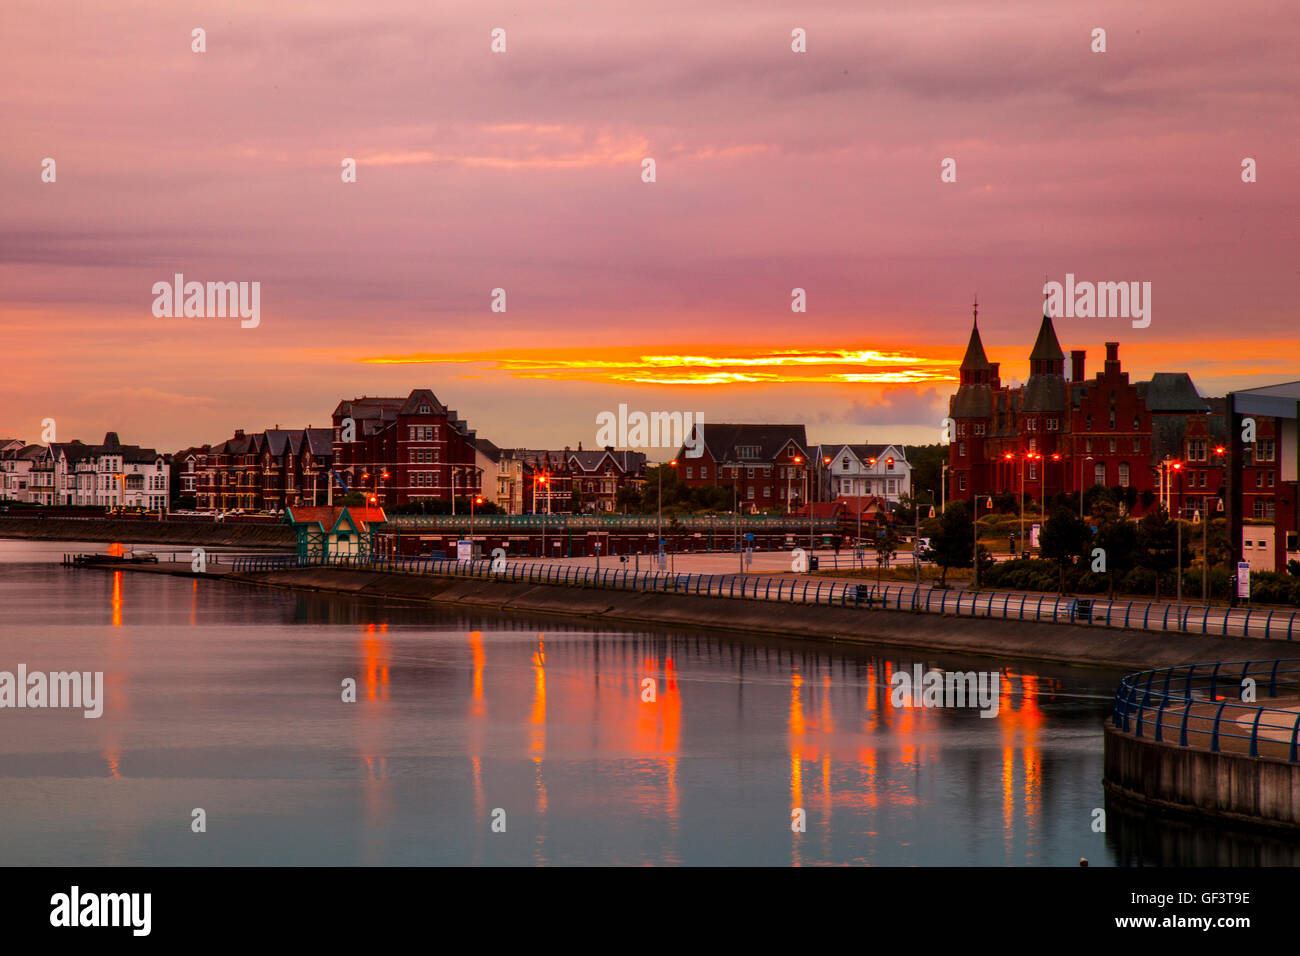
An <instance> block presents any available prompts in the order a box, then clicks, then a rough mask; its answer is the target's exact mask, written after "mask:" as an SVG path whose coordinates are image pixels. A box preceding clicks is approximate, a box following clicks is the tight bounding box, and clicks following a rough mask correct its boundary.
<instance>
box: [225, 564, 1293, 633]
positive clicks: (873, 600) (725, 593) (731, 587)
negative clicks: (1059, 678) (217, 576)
mask: <svg viewBox="0 0 1300 956" xmlns="http://www.w3.org/2000/svg"><path fill="white" fill-rule="evenodd" d="M302 567H341V568H357V569H366V570H374V571H397V572H403V573H410V574H438V575H451V576H454V577H474V578H481V579H485V580H505V581H513V582H520V583H531V584H563V585H569V586H576V587H604V588H615V589H619V590H635V591H664V592H667V591H676V592H678V593H690V594H699V595H708V596H712V597H727V598H746V599H750V600H758V601H777V602H782V603H794V604H810V605H828V606H853V607H866V608H870V609H890V610H899V611H901V610H904V609H905V608H906V609H908V610H912V611H915V612H918V613H928V614H940V615H955V616H959V617H980V618H992V619H998V618H1001V619H1004V620H1017V621H1038V622H1051V623H1056V624H1075V625H1085V626H1101V627H1116V628H1124V629H1141V630H1151V631H1160V632H1165V633H1170V632H1173V633H1186V634H1192V633H1196V634H1206V633H1209V630H1210V628H1211V627H1212V626H1213V627H1214V628H1215V630H1216V631H1221V633H1222V634H1225V635H1226V634H1229V633H1232V634H1240V635H1242V636H1243V637H1254V638H1262V639H1264V640H1286V641H1291V640H1292V639H1293V637H1294V635H1295V633H1296V630H1297V628H1296V622H1297V618H1300V614H1298V613H1292V612H1281V611H1277V612H1270V613H1269V614H1268V615H1267V616H1264V615H1262V614H1260V613H1259V612H1258V611H1252V610H1242V609H1234V608H1226V607H1213V608H1212V607H1201V606H1196V607H1195V608H1194V607H1193V605H1179V604H1154V603H1153V602H1149V601H1115V602H1111V601H1105V600H1100V599H1096V598H1075V597H1048V596H1046V595H1042V594H1027V593H1014V592H1006V591H978V592H962V591H956V592H953V591H947V590H940V589H934V588H930V587H925V586H923V587H921V588H920V589H918V588H916V587H915V586H914V585H910V584H858V583H856V582H852V581H848V582H845V581H827V580H818V579H813V578H807V577H804V576H802V575H800V576H797V577H795V576H791V575H788V574H787V575H766V574H743V575H742V574H686V573H676V572H672V571H632V570H624V569H620V568H610V567H603V568H599V569H597V568H594V567H587V566H582V565H576V564H572V563H554V562H541V561H527V560H513V561H506V562H504V563H503V564H502V565H500V566H499V567H498V569H497V570H495V571H494V570H493V561H491V560H488V559H481V560H476V561H456V560H444V559H441V558H432V557H413V556H393V557H362V556H357V555H324V556H322V555H313V556H310V557H300V556H298V555H283V554H279V555H255V556H247V557H239V558H236V559H235V560H234V564H233V568H234V570H235V571H236V572H240V571H280V570H288V569H292V568H302ZM1193 610H1196V611H1197V612H1198V613H1196V614H1193V613H1192V611H1193ZM1252 615H1253V616H1254V619H1253V620H1252ZM1220 617H1221V618H1222V621H1221V625H1222V626H1221V628H1220V620H1219V618H1220ZM1261 618H1263V620H1261Z"/></svg>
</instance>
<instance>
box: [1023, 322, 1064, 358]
mask: <svg viewBox="0 0 1300 956" xmlns="http://www.w3.org/2000/svg"><path fill="white" fill-rule="evenodd" d="M1029 360H1030V361H1031V362H1040V361H1057V362H1063V361H1065V353H1064V352H1062V351H1061V343H1060V341H1059V340H1058V339H1057V338H1056V327H1055V326H1053V325H1052V317H1051V316H1050V315H1048V314H1047V310H1046V309H1044V310H1043V324H1042V325H1041V326H1040V327H1039V329H1038V341H1036V342H1035V343H1034V350H1033V351H1032V352H1030V353H1029Z"/></svg>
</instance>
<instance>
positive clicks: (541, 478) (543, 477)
mask: <svg viewBox="0 0 1300 956" xmlns="http://www.w3.org/2000/svg"><path fill="white" fill-rule="evenodd" d="M550 480H551V476H550V475H549V474H547V473H546V472H542V473H541V474H540V475H538V476H537V477H536V478H535V479H533V507H534V508H536V507H537V486H538V485H545V484H546V483H547V482H549V481H550ZM550 510H551V496H550V494H549V493H548V494H547V496H546V511H543V512H542V558H545V557H546V516H547V514H549V513H550Z"/></svg>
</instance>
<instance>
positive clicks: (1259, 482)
mask: <svg viewBox="0 0 1300 956" xmlns="http://www.w3.org/2000/svg"><path fill="white" fill-rule="evenodd" d="M1255 487H1256V488H1263V487H1264V473H1263V472H1262V471H1257V472H1255Z"/></svg>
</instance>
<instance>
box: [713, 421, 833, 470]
mask: <svg viewBox="0 0 1300 956" xmlns="http://www.w3.org/2000/svg"><path fill="white" fill-rule="evenodd" d="M699 429H700V426H697V427H696V432H697V435H698V432H699ZM698 437H699V438H702V439H703V441H704V447H705V448H707V449H708V450H709V454H710V455H712V456H713V460H714V461H719V462H721V461H741V462H744V461H765V460H766V461H773V460H775V459H776V457H777V455H778V454H780V452H781V449H783V448H784V447H785V446H786V445H787V444H789V443H790V442H794V443H795V444H796V445H797V446H799V450H800V452H803V453H804V454H806V453H807V451H806V450H807V448H808V436H807V433H806V431H805V429H804V426H803V425H736V424H726V423H716V424H711V423H708V422H706V423H705V424H704V425H703V435H698ZM742 445H748V446H753V445H757V446H758V455H757V457H749V458H741V457H740V456H739V455H738V454H737V452H736V448H737V447H738V446H742Z"/></svg>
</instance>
